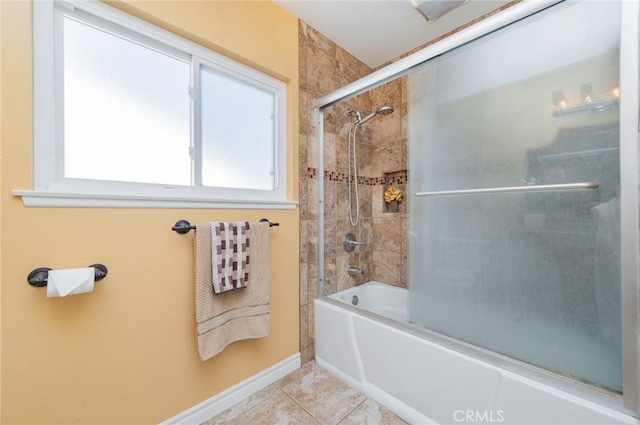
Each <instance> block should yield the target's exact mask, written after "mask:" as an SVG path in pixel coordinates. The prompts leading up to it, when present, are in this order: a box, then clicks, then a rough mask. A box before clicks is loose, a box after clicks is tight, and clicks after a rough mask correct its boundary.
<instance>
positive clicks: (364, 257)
mask: <svg viewBox="0 0 640 425" xmlns="http://www.w3.org/2000/svg"><path fill="white" fill-rule="evenodd" d="M299 30H300V31H299V36H300V40H299V46H300V58H299V63H300V84H301V87H300V128H301V130H300V131H301V135H300V167H301V169H302V170H307V173H306V174H305V175H304V177H303V179H302V181H301V182H300V210H301V221H300V226H301V228H300V350H301V354H302V360H303V362H304V361H308V360H310V359H312V358H313V355H314V351H313V300H314V298H315V297H316V280H317V275H318V273H317V264H316V254H317V227H316V226H317V220H316V219H317V193H316V186H317V177H318V173H320V172H322V173H323V175H324V181H325V199H324V204H323V205H324V214H325V225H324V232H325V246H324V254H325V256H324V258H325V270H324V275H325V294H330V293H334V292H336V291H339V290H342V289H346V288H349V287H352V286H355V285H357V284H360V283H363V282H366V281H369V280H379V281H382V282H386V283H390V284H393V285H399V286H406V213H405V211H406V203H402V204H401V207H400V211H399V212H397V213H390V212H387V207H386V205H385V204H384V201H383V193H384V190H385V188H386V187H387V185H388V184H393V186H394V187H398V188H400V189H401V190H403V191H405V190H406V168H407V167H406V164H407V149H406V110H407V109H406V96H405V95H404V91H405V89H406V79H405V78H402V79H400V80H397V81H394V82H391V83H388V84H385V85H384V86H381V87H379V88H377V89H375V90H372V91H370V92H367V93H364V94H362V95H359V96H357V97H355V98H353V99H350V100H348V101H345V102H341V103H340V104H338V105H334V106H332V107H331V108H328V109H327V110H326V112H325V117H324V118H325V129H324V152H323V154H324V162H325V164H324V165H325V166H324V170H318V169H317V165H316V164H317V152H316V125H315V118H314V116H313V107H312V104H313V101H314V100H315V99H317V98H319V97H321V96H323V95H326V94H328V93H330V92H332V91H334V90H336V89H338V88H340V87H342V86H344V85H346V84H348V83H350V82H352V81H355V80H357V79H359V78H362V77H364V76H366V75H367V74H369V73H370V72H371V69H370V68H369V67H367V66H366V65H364V64H363V63H361V62H360V61H358V60H357V59H355V58H354V57H353V56H351V55H350V54H349V53H347V52H346V51H344V50H343V49H341V48H340V47H339V46H337V45H335V44H334V43H333V42H331V41H330V40H329V39H327V38H326V37H324V36H323V35H322V34H320V33H318V32H317V31H316V30H315V29H313V28H312V27H310V26H309V25H307V24H306V23H304V22H302V21H301V22H300V26H299ZM383 105H390V106H393V107H394V109H395V112H394V113H393V114H390V115H386V116H377V117H376V118H375V119H373V120H371V121H369V122H368V123H366V124H364V125H362V126H360V127H359V129H358V138H357V140H358V144H357V155H358V174H359V179H358V190H359V195H360V222H359V224H358V225H357V226H351V224H350V223H349V218H348V196H347V179H348V173H347V137H348V132H349V127H350V125H351V117H348V116H347V110H348V109H359V110H361V111H362V113H363V114H368V113H370V112H372V111H374V110H376V109H377V108H379V107H380V106H383ZM348 232H353V233H354V234H356V236H357V238H358V240H363V241H367V242H369V243H368V244H367V245H366V246H362V247H358V248H357V249H356V250H355V251H354V252H352V253H346V252H345V251H344V250H343V249H342V238H343V237H344V235H345V234H346V233H348ZM349 266H354V267H359V268H361V269H362V270H363V272H364V274H363V276H359V277H352V276H349V275H347V273H346V270H347V267H349Z"/></svg>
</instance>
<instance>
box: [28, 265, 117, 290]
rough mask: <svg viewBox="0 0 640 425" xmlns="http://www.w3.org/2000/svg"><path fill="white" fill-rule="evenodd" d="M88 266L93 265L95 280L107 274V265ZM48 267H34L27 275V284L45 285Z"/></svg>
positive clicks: (37, 286)
mask: <svg viewBox="0 0 640 425" xmlns="http://www.w3.org/2000/svg"><path fill="white" fill-rule="evenodd" d="M89 267H93V268H95V269H96V276H95V281H96V282H97V281H99V280H102V279H104V278H105V277H106V276H107V272H108V270H107V266H105V265H104V264H92V265H90V266H89ZM49 270H51V269H50V268H49V267H39V268H37V269H34V270H32V271H31V273H29V275H28V276H27V282H29V285H31V286H35V287H36V288H39V287H42V286H47V281H48V280H49V278H48V276H49Z"/></svg>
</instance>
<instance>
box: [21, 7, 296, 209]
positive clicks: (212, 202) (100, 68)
mask: <svg viewBox="0 0 640 425" xmlns="http://www.w3.org/2000/svg"><path fill="white" fill-rule="evenodd" d="M285 97H286V86H285V84H284V83H283V82H281V81H279V80H276V79H274V78H271V77H269V76H267V75H265V74H263V73H261V72H258V71H256V70H254V69H252V68H249V67H247V66H244V65H242V64H239V63H237V62H235V61H232V60H230V59H228V58H226V57H223V56H221V55H219V54H217V53H214V52H212V51H210V50H208V49H205V48H203V47H202V46H199V45H197V44H194V43H192V42H189V41H187V40H184V39H182V38H180V37H177V36H175V35H173V34H171V33H168V32H166V31H164V30H161V29H159V28H156V27H154V26H152V25H150V24H148V23H146V22H143V21H140V20H138V19H136V18H133V17H131V16H129V15H127V14H124V13H122V12H120V11H118V10H115V9H113V8H111V7H109V6H106V5H104V4H100V3H99V2H86V1H83V2H77V3H76V2H70V3H66V2H59V1H52V0H50V1H42V2H34V188H33V189H34V190H33V191H14V193H15V194H16V195H21V196H23V199H25V204H27V205H29V204H30V203H31V204H32V205H54V204H55V205H65V204H69V205H71V204H73V205H81V204H86V205H88V206H94V205H102V204H105V203H106V204H105V205H106V206H119V205H122V206H129V205H131V206H154V207H157V206H170V207H174V206H178V205H176V202H179V203H180V204H181V205H182V206H186V207H201V206H202V207H211V206H220V207H233V208H242V207H243V204H244V206H246V207H255V205H256V204H258V205H260V207H263V208H264V207H266V208H269V207H273V208H293V207H295V203H294V202H287V201H286V200H285V195H286V193H285V181H286V180H285V178H286V170H285V149H286V143H285V125H286V123H285V112H286V104H285ZM52 199H57V200H56V201H52ZM61 199H62V200H61ZM69 199H73V201H69ZM105 199H106V200H107V201H104V202H103V201H96V200H105ZM96 202H97V203H96Z"/></svg>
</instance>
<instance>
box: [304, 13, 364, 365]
mask: <svg viewBox="0 0 640 425" xmlns="http://www.w3.org/2000/svg"><path fill="white" fill-rule="evenodd" d="M299 49H300V51H299V67H300V75H299V81H300V91H299V95H300V100H299V105H300V149H299V152H300V161H299V163H300V170H301V173H300V175H301V176H302V179H301V181H300V194H299V199H300V353H301V357H302V362H306V361H309V360H311V359H313V357H314V351H313V300H314V298H315V297H316V279H317V275H318V273H317V264H316V253H317V250H316V248H317V240H318V238H317V230H316V229H317V227H316V226H317V220H316V218H317V195H316V182H317V179H316V173H318V172H319V171H318V170H317V169H316V163H317V161H316V159H317V152H316V125H315V117H314V113H313V101H314V100H315V99H317V98H319V97H321V96H324V95H326V94H328V93H331V92H332V91H335V90H337V89H338V88H340V87H342V86H344V85H346V84H348V83H350V82H352V81H355V80H357V79H359V78H362V77H364V76H365V75H367V74H369V73H370V72H371V69H370V68H369V67H368V66H366V65H365V64H363V63H362V62H360V61H358V60H357V59H356V58H354V57H353V56H351V55H350V54H349V53H347V52H346V51H345V50H344V49H342V48H340V47H339V46H337V45H336V44H335V43H333V42H332V41H331V40H329V39H328V38H326V37H325V36H323V35H322V34H320V33H319V32H318V31H316V30H315V29H314V28H312V27H311V26H309V25H307V24H306V23H305V22H302V21H299ZM345 123H346V121H345ZM340 142H344V146H345V147H344V149H345V150H346V139H344V141H340ZM325 144H326V145H327V146H330V147H331V148H330V149H329V152H331V153H333V152H335V146H336V137H335V133H334V134H333V135H327V137H326V138H325ZM332 158H333V162H334V163H335V162H336V161H337V160H338V159H337V157H336V156H335V155H333V156H332V155H331V154H328V155H326V157H325V162H326V163H327V164H331V161H332ZM340 161H341V162H344V161H343V160H342V159H340ZM344 163H345V164H346V162H344ZM304 170H307V173H306V174H305V173H304ZM333 196H334V197H333V198H327V199H326V202H325V205H328V206H329V209H328V211H326V213H328V214H332V211H331V210H332V208H333V211H337V210H338V209H339V208H344V207H338V206H337V203H338V198H337V193H335V192H334V193H333ZM340 198H341V199H340V202H343V201H344V195H341V196H340ZM332 204H335V205H334V206H333V207H331V205H332ZM345 211H346V209H345ZM333 233H335V232H333ZM330 242H334V243H335V241H333V240H332V241H330ZM332 248H333V252H335V248H336V247H335V245H334V246H333V247H332ZM329 264H333V265H332V266H330V267H331V268H332V270H333V273H334V275H335V270H336V265H335V262H329ZM330 273H331V272H330ZM332 280H333V282H335V279H332ZM334 288H335V286H334Z"/></svg>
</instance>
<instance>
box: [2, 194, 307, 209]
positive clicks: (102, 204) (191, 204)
mask: <svg viewBox="0 0 640 425" xmlns="http://www.w3.org/2000/svg"><path fill="white" fill-rule="evenodd" d="M12 194H13V196H19V197H22V202H23V203H24V205H25V206H26V207H77V208H222V209H265V210H269V209H271V210H292V209H295V208H296V207H297V205H298V201H269V200H264V201H262V200H219V199H204V198H192V197H161V196H133V195H106V194H104V195H103V194H79V193H64V192H41V191H35V190H13V191H12Z"/></svg>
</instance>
